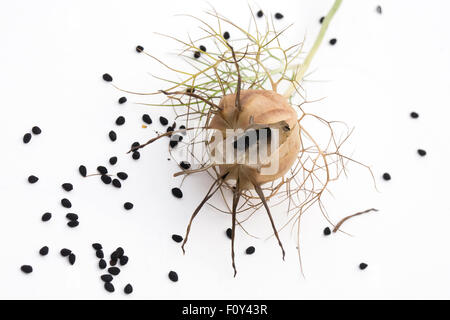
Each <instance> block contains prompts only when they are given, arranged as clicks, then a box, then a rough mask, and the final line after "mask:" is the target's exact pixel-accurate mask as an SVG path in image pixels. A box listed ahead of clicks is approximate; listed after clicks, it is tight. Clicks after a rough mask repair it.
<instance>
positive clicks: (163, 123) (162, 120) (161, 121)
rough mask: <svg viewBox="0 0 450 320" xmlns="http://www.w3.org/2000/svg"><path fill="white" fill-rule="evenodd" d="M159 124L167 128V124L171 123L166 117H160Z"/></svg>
mask: <svg viewBox="0 0 450 320" xmlns="http://www.w3.org/2000/svg"><path fill="white" fill-rule="evenodd" d="M159 122H160V123H161V124H162V125H163V126H167V124H168V123H169V120H167V119H166V118H164V117H159Z"/></svg>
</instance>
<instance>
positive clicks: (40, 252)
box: [39, 246, 48, 256]
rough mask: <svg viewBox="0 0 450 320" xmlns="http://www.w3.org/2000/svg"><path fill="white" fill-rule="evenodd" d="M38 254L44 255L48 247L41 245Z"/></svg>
mask: <svg viewBox="0 0 450 320" xmlns="http://www.w3.org/2000/svg"><path fill="white" fill-rule="evenodd" d="M39 254H40V255H41V256H46V255H47V254H48V247H47V246H45V247H42V248H41V249H40V250H39Z"/></svg>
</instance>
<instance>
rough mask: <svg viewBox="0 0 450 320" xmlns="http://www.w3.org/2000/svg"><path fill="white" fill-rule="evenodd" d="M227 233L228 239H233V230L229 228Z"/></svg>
mask: <svg viewBox="0 0 450 320" xmlns="http://www.w3.org/2000/svg"><path fill="white" fill-rule="evenodd" d="M225 233H226V235H227V237H228V239H231V237H232V236H233V230H231V228H228V229H227V231H226V232H225Z"/></svg>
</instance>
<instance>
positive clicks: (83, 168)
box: [78, 165, 87, 177]
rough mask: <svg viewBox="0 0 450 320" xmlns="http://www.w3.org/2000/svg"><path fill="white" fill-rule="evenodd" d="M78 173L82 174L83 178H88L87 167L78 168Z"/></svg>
mask: <svg viewBox="0 0 450 320" xmlns="http://www.w3.org/2000/svg"><path fill="white" fill-rule="evenodd" d="M78 171H79V172H80V174H81V175H82V176H83V177H86V174H87V169H86V167H85V166H83V165H81V166H80V167H79V168H78Z"/></svg>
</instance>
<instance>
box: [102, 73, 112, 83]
mask: <svg viewBox="0 0 450 320" xmlns="http://www.w3.org/2000/svg"><path fill="white" fill-rule="evenodd" d="M103 80H105V81H106V82H111V81H113V78H112V77H111V75H109V74H108V73H105V74H104V75H103Z"/></svg>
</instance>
